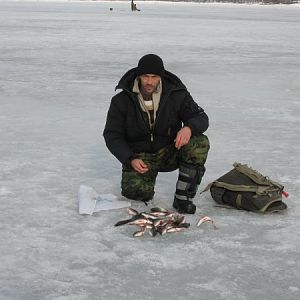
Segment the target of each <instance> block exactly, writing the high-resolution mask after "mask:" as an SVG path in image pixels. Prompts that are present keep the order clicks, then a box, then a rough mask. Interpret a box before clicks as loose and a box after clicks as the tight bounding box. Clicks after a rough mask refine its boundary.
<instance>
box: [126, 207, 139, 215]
mask: <svg viewBox="0 0 300 300" xmlns="http://www.w3.org/2000/svg"><path fill="white" fill-rule="evenodd" d="M127 212H128V213H129V214H130V215H132V216H135V215H138V214H139V212H138V211H137V210H135V209H133V208H131V207H128V208H127Z"/></svg>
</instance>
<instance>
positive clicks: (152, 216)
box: [141, 212, 159, 220]
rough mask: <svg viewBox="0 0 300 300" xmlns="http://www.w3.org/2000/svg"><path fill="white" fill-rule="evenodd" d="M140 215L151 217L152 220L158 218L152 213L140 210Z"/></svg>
mask: <svg viewBox="0 0 300 300" xmlns="http://www.w3.org/2000/svg"><path fill="white" fill-rule="evenodd" d="M141 215H142V216H144V217H145V218H148V219H153V220H157V219H159V216H156V215H154V214H152V213H147V212H142V213H141Z"/></svg>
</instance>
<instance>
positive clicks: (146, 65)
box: [137, 54, 165, 77]
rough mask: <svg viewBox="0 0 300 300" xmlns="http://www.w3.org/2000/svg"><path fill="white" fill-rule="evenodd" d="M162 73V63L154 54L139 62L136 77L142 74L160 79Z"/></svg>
mask: <svg viewBox="0 0 300 300" xmlns="http://www.w3.org/2000/svg"><path fill="white" fill-rule="evenodd" d="M164 73H165V68H164V63H163V61H162V59H161V58H160V57H159V56H157V55H155V54H147V55H145V56H143V57H142V58H141V59H140V60H139V63H138V67H137V75H138V76H140V75H143V74H155V75H158V76H160V77H162V76H163V75H164Z"/></svg>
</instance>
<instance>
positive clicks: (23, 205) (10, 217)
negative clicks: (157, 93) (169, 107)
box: [0, 1, 300, 300]
mask: <svg viewBox="0 0 300 300" xmlns="http://www.w3.org/2000/svg"><path fill="white" fill-rule="evenodd" d="M137 4H138V7H139V8H141V10H142V11H141V12H136V13H132V12H131V11H130V4H129V2H128V3H119V2H106V3H100V2H67V1H66V2H61V1H60V2H22V1H19V2H15V1H13V2H3V1H1V2H0V137H1V147H0V170H1V186H0V209H1V216H0V240H1V243H0V254H1V255H0V298H1V300H2V299H5V300H6V299H14V300H16V299H22V300H23V299H30V300H31V299H57V300H66V299H68V300H69V299H113V300H114V299H170V297H172V298H173V299H236V300H245V299H247V300H248V299H255V300H257V299H272V300H273V299H281V300H282V299H295V300H296V299H299V297H300V284H299V282H300V263H299V262H300V252H299V249H300V237H299V225H300V221H299V220H300V213H299V205H298V203H299V195H300V175H299V166H300V155H299V153H300V142H299V136H300V116H299V115H300V100H299V98H300V57H299V53H300V35H299V30H300V18H299V14H300V10H299V6H296V5H293V6H259V5H229V4H227V5H211V4H206V5H205V4H175V3H173V4H172V3H155V2H154V3H143V2H138V3H137ZM110 7H113V11H110V10H109V8H110ZM151 52H154V53H157V54H159V55H161V56H162V57H163V59H164V61H165V65H166V67H167V69H168V70H170V71H172V72H174V73H175V74H177V75H178V76H179V77H180V78H181V79H182V80H183V82H184V83H185V84H186V85H187V87H188V88H189V90H190V92H191V94H192V95H193V96H194V98H195V99H196V100H197V102H198V103H199V104H200V105H201V106H202V107H203V108H204V109H205V110H206V112H207V113H208V115H209V116H210V122H211V126H210V129H209V130H208V132H207V134H208V136H209V138H210V141H211V151H210V153H209V157H208V161H207V165H206V166H207V172H206V174H205V177H204V179H203V182H202V183H201V187H202V188H204V187H205V186H206V184H208V183H209V182H210V181H212V180H214V179H216V178H218V177H219V176H220V175H222V174H223V173H224V172H226V171H228V170H229V169H230V168H231V166H232V163H233V162H234V161H240V162H242V163H247V164H249V165H251V166H252V167H253V168H256V169H258V170H259V171H260V172H262V173H264V174H266V175H269V176H270V177H271V178H272V179H274V180H277V181H279V182H281V183H283V184H284V185H285V189H286V190H287V191H288V192H289V193H290V197H289V198H288V199H287V200H286V202H287V204H288V206H289V209H288V211H287V212H286V213H284V214H280V215H258V214H253V213H247V212H242V211H235V210H228V209H222V208H216V207H215V206H214V203H213V201H212V200H211V198H210V195H209V194H204V195H201V196H200V195H197V197H196V200H195V203H196V204H197V215H195V216H188V217H187V218H188V221H189V222H191V223H192V226H191V228H189V229H188V230H186V231H185V232H181V233H177V234H175V233H173V234H168V235H164V236H163V237H155V238H152V237H150V236H148V235H147V236H144V237H142V238H133V237H132V233H133V231H134V229H133V228H132V227H129V226H123V227H114V226H113V224H115V223H116V222H117V221H119V220H121V219H124V218H126V217H127V213H126V209H121V210H114V211H107V212H99V213H97V214H94V215H93V216H81V215H79V213H78V202H77V192H78V188H79V186H80V185H81V184H85V185H89V186H92V187H94V188H95V189H96V190H97V191H98V192H99V193H104V194H105V193H113V194H116V195H120V165H119V163H118V161H117V160H116V159H114V157H113V156H112V155H111V154H110V153H109V152H108V150H107V149H106V147H105V144H104V140H103V138H102V130H103V126H104V122H105V117H106V112H107V109H108V105H109V102H110V98H111V96H112V95H113V94H114V87H115V85H116V84H117V82H118V80H119V78H120V76H121V75H123V73H124V72H125V71H127V69H129V68H131V67H134V66H136V64H137V60H138V59H139V58H140V56H142V55H143V54H145V53H151ZM175 181H176V172H172V173H168V174H164V175H162V174H160V175H159V176H158V180H157V189H156V194H155V198H154V200H153V203H152V204H151V205H153V206H154V205H155V206H163V207H166V208H171V203H172V198H173V193H174V186H175ZM132 205H133V208H135V209H138V210H145V209H146V208H145V206H144V205H142V204H136V203H132ZM200 214H206V215H208V216H210V217H212V218H213V220H215V222H216V224H217V225H218V227H219V229H218V230H213V229H212V228H211V224H203V225H201V227H196V222H197V221H198V219H199V216H200ZM206 225H207V226H206Z"/></svg>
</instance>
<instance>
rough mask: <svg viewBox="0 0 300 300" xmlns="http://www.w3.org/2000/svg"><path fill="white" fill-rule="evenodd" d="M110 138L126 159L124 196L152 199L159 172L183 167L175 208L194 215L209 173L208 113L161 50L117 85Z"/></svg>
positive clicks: (107, 129)
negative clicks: (197, 197) (171, 69)
mask: <svg viewBox="0 0 300 300" xmlns="http://www.w3.org/2000/svg"><path fill="white" fill-rule="evenodd" d="M117 89H121V90H122V91H121V92H120V93H118V94H117V95H115V96H114V97H113V98H112V100H111V104H110V107H109V110H108V114H107V120H106V125H105V128H104V132H103V135H104V138H105V142H106V145H107V147H108V149H109V150H110V151H111V153H112V154H113V155H114V156H115V157H116V158H117V159H118V160H119V161H120V162H121V163H122V181H121V188H122V195H123V196H125V197H127V198H129V199H133V200H139V201H144V202H147V201H149V200H151V199H152V198H153V196H154V186H155V181H156V177H157V174H158V172H170V171H174V170H176V169H178V168H179V176H178V180H177V184H176V191H175V196H174V202H173V207H174V208H175V209H177V210H178V212H179V213H188V214H193V213H195V211H196V206H195V205H194V204H193V198H194V197H195V195H196V192H197V189H198V186H199V184H200V182H201V179H202V176H203V175H204V172H205V167H204V164H205V161H206V157H207V153H208V150H209V141H208V138H207V137H206V135H204V134H203V132H205V131H206V129H207V128H208V116H207V115H206V113H205V112H204V110H203V109H202V108H201V107H199V106H198V105H197V103H196V102H195V101H194V100H193V98H192V96H191V95H190V93H189V92H188V91H187V88H186V87H185V85H184V84H183V83H182V82H181V80H180V79H179V78H178V77H177V76H176V75H174V74H172V73H171V72H168V71H167V70H165V68H164V64H163V61H162V59H161V58H160V57H159V56H157V55H155V54H147V55H145V56H143V57H142V58H141V59H140V60H139V62H138V66H137V67H135V68H133V69H131V70H129V71H128V72H127V73H126V74H125V75H124V76H123V77H122V78H121V80H120V82H119V84H118V85H117V87H116V90H117Z"/></svg>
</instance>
